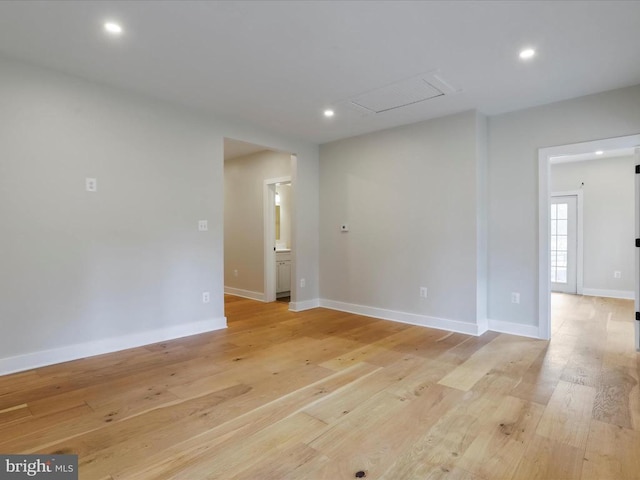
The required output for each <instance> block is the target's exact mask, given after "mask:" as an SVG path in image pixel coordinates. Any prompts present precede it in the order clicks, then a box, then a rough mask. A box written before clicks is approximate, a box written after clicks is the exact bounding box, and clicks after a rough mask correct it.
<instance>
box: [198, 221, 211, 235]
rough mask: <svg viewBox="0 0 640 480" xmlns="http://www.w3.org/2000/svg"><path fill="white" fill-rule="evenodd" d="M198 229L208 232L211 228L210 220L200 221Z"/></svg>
mask: <svg viewBox="0 0 640 480" xmlns="http://www.w3.org/2000/svg"><path fill="white" fill-rule="evenodd" d="M198 230H199V231H200V232H206V231H207V230H209V222H207V221H206V220H200V221H198Z"/></svg>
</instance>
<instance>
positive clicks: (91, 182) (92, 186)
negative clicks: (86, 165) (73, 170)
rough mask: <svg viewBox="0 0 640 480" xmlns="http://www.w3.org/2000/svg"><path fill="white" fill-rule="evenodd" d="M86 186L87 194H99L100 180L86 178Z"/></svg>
mask: <svg viewBox="0 0 640 480" xmlns="http://www.w3.org/2000/svg"><path fill="white" fill-rule="evenodd" d="M84 186H85V188H86V190H87V192H97V191H98V180H97V179H96V178H85V179H84Z"/></svg>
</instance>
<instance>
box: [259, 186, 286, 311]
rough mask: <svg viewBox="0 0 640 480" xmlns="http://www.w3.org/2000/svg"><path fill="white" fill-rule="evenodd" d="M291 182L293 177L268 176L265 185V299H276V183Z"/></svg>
mask: <svg viewBox="0 0 640 480" xmlns="http://www.w3.org/2000/svg"><path fill="white" fill-rule="evenodd" d="M287 182H291V177H279V178H268V179H266V180H265V181H264V187H263V201H262V203H263V211H264V214H263V217H264V235H263V238H264V301H265V302H275V301H276V251H275V248H276V216H275V211H276V209H275V205H276V184H278V183H287Z"/></svg>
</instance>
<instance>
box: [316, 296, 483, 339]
mask: <svg viewBox="0 0 640 480" xmlns="http://www.w3.org/2000/svg"><path fill="white" fill-rule="evenodd" d="M320 306H321V307H324V308H329V309H331V310H339V311H341V312H348V313H355V314H356V315H364V316H367V317H373V318H380V319H382V320H391V321H394V322H400V323H408V324H410V325H418V326H421V327H429V328H437V329H439V330H447V331H450V332H458V333H466V334H468V335H475V336H477V335H481V334H482V333H484V332H480V329H479V327H478V325H476V324H475V323H467V322H460V321H458V320H449V319H446V318H438V317H430V316H427V315H419V314H415V313H407V312H400V311H397V310H386V309H384V308H376V307H367V306H365V305H356V304H353V303H345V302H336V301H334V300H327V299H324V298H323V299H320Z"/></svg>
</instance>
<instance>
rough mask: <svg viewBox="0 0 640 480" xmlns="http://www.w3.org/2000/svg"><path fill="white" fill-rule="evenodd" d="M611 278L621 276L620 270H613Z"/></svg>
mask: <svg viewBox="0 0 640 480" xmlns="http://www.w3.org/2000/svg"><path fill="white" fill-rule="evenodd" d="M613 278H622V272H621V271H619V270H616V271H615V272H613Z"/></svg>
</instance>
